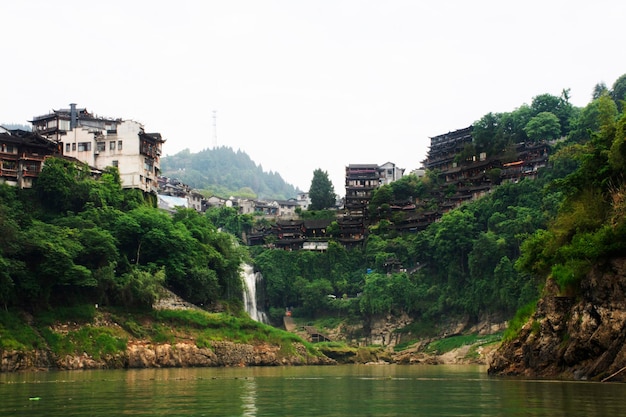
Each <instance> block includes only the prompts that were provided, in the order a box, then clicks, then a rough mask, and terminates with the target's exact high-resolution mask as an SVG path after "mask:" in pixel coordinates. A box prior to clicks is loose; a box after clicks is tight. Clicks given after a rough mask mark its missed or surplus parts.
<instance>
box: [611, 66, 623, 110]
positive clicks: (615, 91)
mask: <svg viewBox="0 0 626 417" xmlns="http://www.w3.org/2000/svg"><path fill="white" fill-rule="evenodd" d="M611 98H613V101H615V104H616V105H617V108H618V110H619V111H620V112H621V111H623V110H624V101H625V100H626V74H624V75H622V76H621V77H619V78H618V79H617V80H615V82H614V83H613V88H612V89H611Z"/></svg>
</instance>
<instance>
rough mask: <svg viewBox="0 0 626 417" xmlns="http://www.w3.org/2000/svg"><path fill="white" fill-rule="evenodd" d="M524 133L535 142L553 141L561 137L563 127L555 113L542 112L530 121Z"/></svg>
mask: <svg viewBox="0 0 626 417" xmlns="http://www.w3.org/2000/svg"><path fill="white" fill-rule="evenodd" d="M524 132H526V135H528V138H529V139H530V140H531V141H533V142H539V141H541V140H553V139H557V138H558V137H559V136H560V135H561V125H560V123H559V119H558V117H556V116H555V115H554V114H553V113H550V112H541V113H539V114H538V115H536V116H535V117H533V118H532V119H530V120H529V121H528V123H527V124H526V126H525V127H524Z"/></svg>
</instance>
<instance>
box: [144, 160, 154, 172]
mask: <svg viewBox="0 0 626 417" xmlns="http://www.w3.org/2000/svg"><path fill="white" fill-rule="evenodd" d="M153 162H154V161H153V160H152V159H150V158H144V160H143V169H145V170H146V171H149V172H152V167H153V165H152V164H153Z"/></svg>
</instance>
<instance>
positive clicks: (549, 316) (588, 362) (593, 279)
mask: <svg viewBox="0 0 626 417" xmlns="http://www.w3.org/2000/svg"><path fill="white" fill-rule="evenodd" d="M544 293H545V295H544V296H543V298H542V299H541V300H540V301H539V302H538V304H537V310H536V312H535V314H534V315H533V316H532V317H531V319H530V320H529V321H528V322H527V323H526V324H525V325H524V327H523V328H522V330H521V331H520V333H519V335H518V336H517V338H515V339H514V340H512V341H510V342H506V343H503V344H502V346H501V347H500V348H499V349H498V350H497V352H496V353H495V354H494V356H493V358H492V360H491V363H490V367H489V373H490V374H498V375H523V376H529V377H551V378H555V377H556V378H567V379H591V380H603V379H605V378H607V379H611V380H613V381H616V380H618V381H626V370H624V372H622V370H623V368H624V367H626V345H625V343H624V342H625V341H626V297H625V294H626V258H618V259H612V260H611V261H608V262H606V263H605V264H603V265H599V266H596V267H595V268H593V269H592V270H591V271H590V273H589V274H587V276H586V277H585V278H584V279H583V280H582V282H581V284H580V295H578V296H576V297H561V296H559V288H558V286H557V285H556V284H555V283H554V282H553V281H551V280H549V281H548V282H547V284H546V288H545V291H544Z"/></svg>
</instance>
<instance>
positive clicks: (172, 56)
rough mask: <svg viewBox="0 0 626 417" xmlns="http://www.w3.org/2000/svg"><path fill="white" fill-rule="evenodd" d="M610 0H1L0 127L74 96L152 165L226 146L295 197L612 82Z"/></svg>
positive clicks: (616, 1) (616, 46)
mask: <svg viewBox="0 0 626 417" xmlns="http://www.w3.org/2000/svg"><path fill="white" fill-rule="evenodd" d="M625 17H626V2H625V1H623V0H610V1H609V0H595V1H593V2H591V1H588V0H585V1H580V0H568V1H557V0H541V1H537V0H526V1H505V0H499V1H496V0H472V1H467V0H449V1H445V0H441V1H420V0H384V1H383V0H379V1H369V0H309V1H304V0H302V1H300V0H219V1H218V0H203V1H201V0H197V1H191V0H177V1H171V0H168V1H163V0H149V1H143V0H124V1H119V0H107V1H73V0H71V1H70V0H56V1H49V0H21V1H2V2H1V3H0V51H1V55H0V60H1V61H2V66H1V68H2V69H1V70H0V97H1V99H0V124H6V123H21V124H27V122H28V120H32V118H33V117H34V116H39V115H44V114H47V113H49V112H51V111H52V110H54V109H61V108H68V107H69V104H70V103H77V105H78V107H81V108H87V109H88V110H89V111H90V112H93V113H95V114H97V115H99V116H103V117H113V118H122V119H131V120H136V121H138V122H140V123H142V124H143V125H144V126H145V130H146V131H147V132H160V133H161V134H162V135H163V137H164V138H165V139H166V142H165V144H164V147H163V151H164V154H165V155H174V154H176V153H178V152H180V151H181V150H184V149H189V150H190V151H191V152H194V153H195V152H199V151H202V150H204V149H209V148H213V147H214V146H227V147H230V148H232V149H233V150H235V151H237V150H241V151H244V152H246V153H247V154H248V155H249V156H250V158H251V159H252V160H253V161H254V162H256V163H257V164H258V165H261V166H262V167H263V169H264V170H265V171H268V172H269V171H272V172H278V173H279V174H280V175H281V176H282V178H283V179H284V180H285V181H286V182H288V183H290V184H293V185H294V186H296V187H298V188H299V189H300V190H303V191H307V190H308V189H309V187H310V185H311V180H312V178H313V172H314V170H316V169H321V170H323V171H325V172H327V173H328V175H329V178H330V180H331V181H332V183H333V186H334V189H335V191H336V192H337V193H338V194H340V195H343V194H344V193H345V189H344V188H345V184H344V174H345V167H346V166H347V165H349V164H379V165H382V164H384V163H386V162H393V163H395V164H396V165H397V166H398V167H400V168H405V169H406V171H407V172H409V171H411V170H414V169H417V168H420V167H421V165H422V164H421V162H422V161H423V160H424V159H425V158H426V155H427V152H428V147H429V145H430V137H433V136H437V135H440V134H443V133H447V132H449V131H454V130H457V129H461V128H465V127H467V126H469V125H471V124H472V123H473V122H475V121H476V120H478V119H480V118H481V117H482V116H484V115H485V114H487V113H489V112H510V111H513V110H515V109H516V108H518V107H519V106H521V105H523V104H530V103H531V102H532V98H533V97H535V96H537V95H539V94H544V93H548V94H553V95H557V96H558V95H560V94H561V92H562V90H563V89H570V97H571V98H570V101H571V102H572V103H573V104H574V105H576V106H579V107H583V106H585V105H586V104H588V102H589V101H590V99H591V93H592V91H593V87H594V86H595V85H596V84H597V83H600V82H604V83H605V84H606V85H607V86H608V87H609V88H610V87H611V86H612V85H613V82H614V81H615V80H616V79H617V78H618V77H619V76H621V75H622V74H624V73H626V54H625V53H624V52H623V50H624V44H625V40H624V39H625V38H624V34H625V33H626V26H625V25H624V18H625Z"/></svg>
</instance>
